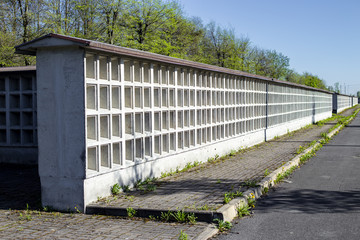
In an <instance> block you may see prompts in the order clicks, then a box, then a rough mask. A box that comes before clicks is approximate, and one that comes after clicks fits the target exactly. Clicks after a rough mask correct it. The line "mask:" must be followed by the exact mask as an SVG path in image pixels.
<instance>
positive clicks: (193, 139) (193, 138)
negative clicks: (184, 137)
mask: <svg viewBox="0 0 360 240" xmlns="http://www.w3.org/2000/svg"><path fill="white" fill-rule="evenodd" d="M189 138H190V146H195V130H191V131H190V136H189Z"/></svg>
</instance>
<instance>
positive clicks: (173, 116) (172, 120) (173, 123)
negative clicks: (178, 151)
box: [169, 111, 176, 129]
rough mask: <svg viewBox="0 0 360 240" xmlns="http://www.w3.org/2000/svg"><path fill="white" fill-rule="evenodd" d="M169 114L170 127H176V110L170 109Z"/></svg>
mask: <svg viewBox="0 0 360 240" xmlns="http://www.w3.org/2000/svg"><path fill="white" fill-rule="evenodd" d="M169 115H170V116H169V123H170V128H171V129H175V120H176V119H175V111H170V112H169Z"/></svg>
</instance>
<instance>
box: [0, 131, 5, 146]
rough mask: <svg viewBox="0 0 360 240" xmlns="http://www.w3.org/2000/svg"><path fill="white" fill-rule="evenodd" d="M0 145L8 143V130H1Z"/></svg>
mask: <svg viewBox="0 0 360 240" xmlns="http://www.w3.org/2000/svg"><path fill="white" fill-rule="evenodd" d="M0 143H6V130H5V129H0Z"/></svg>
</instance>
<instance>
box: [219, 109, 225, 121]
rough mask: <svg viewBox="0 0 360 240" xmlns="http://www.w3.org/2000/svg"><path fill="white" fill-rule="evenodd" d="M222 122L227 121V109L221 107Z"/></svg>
mask: <svg viewBox="0 0 360 240" xmlns="http://www.w3.org/2000/svg"><path fill="white" fill-rule="evenodd" d="M220 116H221V122H225V109H224V108H221V114H220Z"/></svg>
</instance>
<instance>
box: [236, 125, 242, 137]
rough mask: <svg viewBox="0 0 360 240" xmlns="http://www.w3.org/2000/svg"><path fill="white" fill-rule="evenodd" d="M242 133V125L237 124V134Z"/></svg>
mask: <svg viewBox="0 0 360 240" xmlns="http://www.w3.org/2000/svg"><path fill="white" fill-rule="evenodd" d="M240 133H241V123H240V122H237V123H236V134H240Z"/></svg>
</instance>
